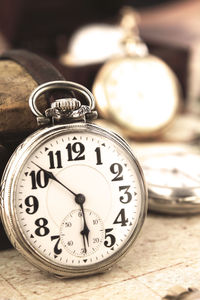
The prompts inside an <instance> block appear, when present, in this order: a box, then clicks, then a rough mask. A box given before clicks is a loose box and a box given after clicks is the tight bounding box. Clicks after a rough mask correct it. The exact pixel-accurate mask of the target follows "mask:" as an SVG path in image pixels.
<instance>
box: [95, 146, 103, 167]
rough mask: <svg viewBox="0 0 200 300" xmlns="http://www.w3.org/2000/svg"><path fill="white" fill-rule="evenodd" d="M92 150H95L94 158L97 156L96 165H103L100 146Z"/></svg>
mask: <svg viewBox="0 0 200 300" xmlns="http://www.w3.org/2000/svg"><path fill="white" fill-rule="evenodd" d="M94 151H95V152H96V158H97V162H96V165H103V163H102V160H101V148H100V147H97V148H96V149H95V150H94Z"/></svg>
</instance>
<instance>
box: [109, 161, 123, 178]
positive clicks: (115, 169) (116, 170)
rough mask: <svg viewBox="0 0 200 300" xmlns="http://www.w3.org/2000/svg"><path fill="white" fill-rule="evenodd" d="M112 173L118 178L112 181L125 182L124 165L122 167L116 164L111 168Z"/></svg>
mask: <svg viewBox="0 0 200 300" xmlns="http://www.w3.org/2000/svg"><path fill="white" fill-rule="evenodd" d="M110 171H111V172H112V173H113V174H115V175H116V176H115V177H114V178H113V179H112V181H119V180H123V176H122V175H121V174H122V171H123V168H122V165H120V164H119V163H114V164H112V165H111V166H110Z"/></svg>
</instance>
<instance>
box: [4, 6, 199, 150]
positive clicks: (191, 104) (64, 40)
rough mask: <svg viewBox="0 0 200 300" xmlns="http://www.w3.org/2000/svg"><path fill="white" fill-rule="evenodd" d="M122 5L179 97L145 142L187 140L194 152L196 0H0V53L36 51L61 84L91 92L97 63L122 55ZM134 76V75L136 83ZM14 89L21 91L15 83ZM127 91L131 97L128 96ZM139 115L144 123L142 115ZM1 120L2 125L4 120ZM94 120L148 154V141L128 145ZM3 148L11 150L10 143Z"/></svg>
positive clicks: (196, 134)
mask: <svg viewBox="0 0 200 300" xmlns="http://www.w3.org/2000/svg"><path fill="white" fill-rule="evenodd" d="M124 6H130V7H132V8H134V9H136V10H137V12H138V14H139V19H140V21H139V24H138V27H139V32H140V36H141V40H142V41H144V43H143V44H145V45H147V47H148V49H149V52H150V53H151V55H152V56H154V57H155V56H156V57H158V59H161V60H162V61H163V62H164V64H165V65H168V66H169V67H170V69H171V70H172V71H173V72H174V73H175V75H176V77H177V78H178V81H179V82H180V86H181V89H182V91H183V95H182V99H181V100H182V110H181V111H179V114H177V109H176V108H177V107H175V110H174V111H175V113H174V115H173V117H175V120H174V123H173V126H172V127H171V128H167V131H166V132H164V133H162V134H161V135H160V136H159V137H155V139H154V140H153V141H152V142H153V143H154V146H155V147H157V145H158V143H162V144H164V145H166V143H172V144H173V143H176V142H180V143H183V144H184V145H185V144H186V143H193V142H194V145H195V147H199V140H200V138H199V136H200V134H199V131H198V128H199V120H198V117H196V115H197V116H198V115H199V114H200V104H199V103H200V84H199V80H200V1H199V0H176V1H175V0H171V1H170V0H116V1H111V0H110V1H108V0H101V1H99V0H98V1H93V0H86V1H80V0H76V1H69V0H68V1H67V0H59V1H55V0H43V1H39V0H35V1H31V0H0V53H2V52H4V51H5V50H7V49H9V48H11V49H12V48H23V49H26V50H30V51H32V52H35V53H36V54H39V55H40V56H42V57H44V58H46V59H47V60H48V61H50V62H51V63H53V64H54V66H56V67H57V69H58V70H60V71H61V73H62V74H63V75H64V76H65V78H66V79H67V80H71V81H76V82H78V83H80V84H83V85H85V86H86V87H87V88H89V89H90V90H91V89H92V86H93V84H94V80H95V78H96V75H97V73H98V72H99V70H100V68H101V67H102V66H103V64H105V62H106V61H107V60H109V59H110V58H111V57H112V55H113V54H117V55H119V54H122V52H123V51H122V48H119V41H122V38H123V34H124V33H123V29H122V28H121V27H120V26H119V12H120V10H121V8H122V7H124ZM117 24H118V25H117ZM132 29H133V28H132ZM77 42H78V47H76V43H77ZM86 46H87V47H86ZM88 49H89V50H88ZM21 72H22V73H23V68H22V70H21ZM143 74H145V75H146V78H147V81H148V78H149V79H151V80H153V79H154V78H155V77H154V78H153V74H152V72H151V73H150V74H147V72H146V71H145V73H143ZM141 77H142V75H141ZM15 78H16V76H15ZM136 78H137V74H136V75H135V79H134V80H135V81H136ZM18 79H19V78H18ZM131 79H132V78H129V83H130V85H132V83H131ZM126 80H127V79H126ZM10 81H12V76H10ZM2 83H4V84H5V79H4V78H3V75H2V78H1V80H0V85H2ZM137 84H138V83H137ZM141 85H142V84H141ZM17 86H18V87H20V82H18V83H17ZM131 87H132V86H131ZM158 87H159V88H160V86H159V84H158ZM120 89H121V87H120ZM8 91H9V86H8ZM129 92H130V93H132V90H130V91H129ZM166 94H167V93H165V91H163V97H162V94H161V96H159V97H161V98H162V99H164V96H166ZM120 95H122V94H120ZM15 96H17V95H15ZM6 97H7V96H6ZM6 97H5V93H1V94H0V111H2V108H3V109H4V108H5V103H6V104H7V103H9V99H8V98H9V97H11V96H9V97H8V98H6ZM134 97H135V96H134ZM169 97H170V96H169ZM169 97H167V99H168V100H167V99H165V101H164V102H165V104H166V105H167V104H168V103H169V102H170V100H172V97H170V99H169ZM178 97H180V96H178ZM147 98H148V97H147ZM162 99H161V100H162ZM178 101H179V100H178ZM13 102H15V101H13ZM3 105H4V106H3ZM134 105H136V104H134ZM150 106H151V105H150ZM155 106H156V105H155ZM146 108H147V109H146V113H149V114H150V113H151V109H154V110H155V112H156V113H157V115H159V111H156V107H154V105H152V107H151V109H150V107H146ZM99 111H100V109H99ZM188 112H190V114H189V113H188ZM142 117H143V118H145V114H144V115H143V116H142ZM98 121H99V120H98ZM98 121H97V122H98ZM2 122H3V123H5V124H7V120H6V119H5V120H2ZM100 122H101V123H102V124H101V125H103V126H105V127H109V128H111V129H112V128H114V130H115V131H118V132H123V134H124V136H125V137H126V138H127V137H129V138H130V137H131V145H133V147H135V145H136V148H137V147H138V148H137V149H139V152H140V153H142V152H143V151H145V149H147V148H148V144H149V143H148V142H145V143H136V142H135V141H134V143H132V142H133V140H134V138H135V136H134V135H127V134H126V133H125V132H124V130H123V131H121V130H122V128H121V127H122V126H121V125H119V124H118V127H117V129H115V128H116V127H115V126H116V124H114V123H113V120H112V118H111V117H109V118H108V120H107V121H105V120H103V118H102V120H100ZM19 123H20V122H19ZM19 125H20V124H19ZM14 127H15V124H14V123H13V128H14ZM14 129H16V128H14ZM0 130H2V128H0ZM11 133H12V132H11ZM25 134H26V133H25ZM11 135H12V136H11V139H13V138H15V136H16V132H14V131H13V134H11ZM141 137H142V135H141ZM147 137H148V136H147ZM149 137H150V136H149ZM6 147H7V148H9V147H10V144H9V141H8V142H7V144H6Z"/></svg>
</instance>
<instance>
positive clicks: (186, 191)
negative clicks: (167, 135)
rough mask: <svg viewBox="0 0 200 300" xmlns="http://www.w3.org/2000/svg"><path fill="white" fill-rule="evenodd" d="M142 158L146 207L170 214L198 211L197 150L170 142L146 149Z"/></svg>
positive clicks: (199, 164)
mask: <svg viewBox="0 0 200 300" xmlns="http://www.w3.org/2000/svg"><path fill="white" fill-rule="evenodd" d="M147 152H148V154H146V155H143V157H141V164H142V167H143V170H144V174H145V178H146V181H147V185H148V193H149V205H148V207H149V209H150V210H152V211H157V212H162V213H170V214H190V213H199V212H200V152H199V151H196V150H195V148H194V147H189V146H185V145H181V144H179V145H177V146H176V145H171V146H165V145H163V146H162V147H160V148H159V147H157V148H156V150H155V146H154V147H152V148H149V149H148V150H147Z"/></svg>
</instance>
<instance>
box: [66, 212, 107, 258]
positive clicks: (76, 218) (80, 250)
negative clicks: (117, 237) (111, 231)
mask: <svg viewBox="0 0 200 300" xmlns="http://www.w3.org/2000/svg"><path fill="white" fill-rule="evenodd" d="M85 218H86V221H87V224H88V227H89V228H90V232H89V235H88V240H87V239H86V237H85V236H83V235H82V234H81V231H82V228H83V226H84V224H83V214H82V211H81V210H79V209H76V210H73V211H71V212H70V213H69V214H68V215H67V216H66V217H65V218H64V220H63V222H62V224H61V227H60V237H61V243H62V244H63V246H64V248H65V249H66V250H67V251H68V252H69V253H70V254H72V255H74V256H77V257H84V256H86V255H87V256H88V255H91V254H93V253H95V252H96V251H97V250H98V249H99V247H100V245H101V244H102V242H103V240H104V226H103V221H102V220H101V218H100V217H99V216H98V215H97V214H96V213H95V212H93V211H92V210H89V209H85ZM84 245H85V247H84Z"/></svg>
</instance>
